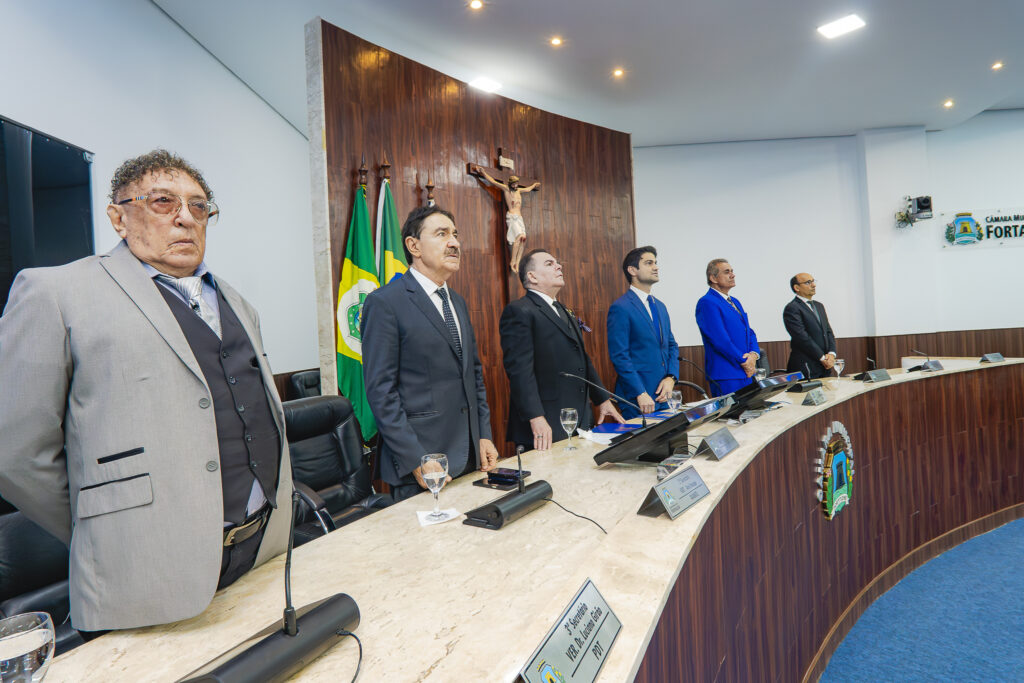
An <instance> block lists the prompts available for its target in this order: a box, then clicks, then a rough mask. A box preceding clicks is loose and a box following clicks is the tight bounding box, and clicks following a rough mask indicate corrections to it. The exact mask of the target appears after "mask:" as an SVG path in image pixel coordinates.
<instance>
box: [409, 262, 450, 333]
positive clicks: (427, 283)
mask: <svg viewBox="0 0 1024 683" xmlns="http://www.w3.org/2000/svg"><path fill="white" fill-rule="evenodd" d="M409 272H410V273H412V276H413V277H414V278H416V282H418V283H420V287H422V288H423V291H424V292H426V293H427V298H428V299H430V303H432V304H434V308H436V309H437V313H438V315H440V316H441V320H444V308H443V307H442V305H441V297H440V296H438V294H437V290H439V289H442V288H443V289H444V291H445V294H447V295H448V305H449V306H450V307H451V309H452V317H453V318H455V327H456V328H457V329H458V330H459V341H460V342H461V341H462V323H460V322H459V314H458V312H457V311H456V310H455V302H453V301H452V292H451V290H450V289H448V283H447V282H446V283H444V284H443V285H441V286H440V287H439V286H438V285H437V283H436V282H434V281H433V280H431V279H430V278H429V277H427V276H426V275H424V274H423V273H421V272H420V271H418V270H416V267H415V266H412V267H410V268H409Z"/></svg>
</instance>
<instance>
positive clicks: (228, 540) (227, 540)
mask: <svg viewBox="0 0 1024 683" xmlns="http://www.w3.org/2000/svg"><path fill="white" fill-rule="evenodd" d="M269 516H270V514H269V509H267V508H264V510H263V511H262V512H261V513H260V514H259V516H257V517H255V518H253V519H251V520H250V521H248V522H246V523H245V524H240V525H238V526H236V527H234V528H233V529H230V530H228V532H227V533H226V534H224V547H225V548H226V547H228V546H231V545H234V543H235V537H236V536H238V535H239V534H240V533H242V532H243V531H245V530H246V529H250V528H252V527H254V526H255V527H259V526H261V525H262V524H263V522H265V521H266V519H267V517H269ZM258 530H259V529H258V528H257V531H258Z"/></svg>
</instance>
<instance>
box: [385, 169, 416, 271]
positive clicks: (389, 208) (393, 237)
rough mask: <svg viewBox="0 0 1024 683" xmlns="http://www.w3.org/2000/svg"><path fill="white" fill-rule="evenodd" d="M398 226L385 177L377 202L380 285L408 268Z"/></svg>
mask: <svg viewBox="0 0 1024 683" xmlns="http://www.w3.org/2000/svg"><path fill="white" fill-rule="evenodd" d="M399 226H400V223H399V222H398V210H397V209H396V208H395V200H394V199H393V198H392V197H391V183H390V181H388V179H387V178H385V179H384V185H383V187H381V190H380V201H379V202H378V203H377V255H378V258H379V262H378V264H377V278H378V281H379V282H380V283H381V284H382V285H386V284H387V283H389V282H391V281H392V280H394V279H395V278H396V277H399V276H401V275H402V273H404V272H405V271H407V270H409V264H408V262H406V260H405V250H404V249H403V248H402V229H401V228H400V227H399Z"/></svg>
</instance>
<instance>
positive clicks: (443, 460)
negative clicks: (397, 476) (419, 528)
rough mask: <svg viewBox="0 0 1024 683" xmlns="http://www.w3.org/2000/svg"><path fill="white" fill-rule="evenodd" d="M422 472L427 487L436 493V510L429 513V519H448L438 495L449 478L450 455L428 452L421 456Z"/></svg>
mask: <svg viewBox="0 0 1024 683" xmlns="http://www.w3.org/2000/svg"><path fill="white" fill-rule="evenodd" d="M420 473H421V474H422V476H423V481H424V482H426V484H427V488H428V489H430V492H431V493H433V494H434V511H433V512H431V513H430V514H429V515H427V519H429V520H430V521H432V522H439V521H441V520H442V519H446V518H447V517H448V516H447V515H446V514H445V513H443V512H441V507H440V505H439V503H438V500H437V496H438V494H439V493H441V487H443V486H444V482H445V480H446V479H447V478H448V456H447V455H445V454H444V453H427V454H426V455H424V456H423V457H422V458H420Z"/></svg>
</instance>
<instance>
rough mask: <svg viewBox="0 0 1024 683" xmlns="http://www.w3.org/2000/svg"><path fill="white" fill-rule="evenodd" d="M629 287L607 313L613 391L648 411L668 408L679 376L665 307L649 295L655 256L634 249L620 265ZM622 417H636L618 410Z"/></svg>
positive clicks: (632, 411) (627, 407)
mask: <svg viewBox="0 0 1024 683" xmlns="http://www.w3.org/2000/svg"><path fill="white" fill-rule="evenodd" d="M622 273H623V274H624V275H625V276H626V282H627V283H628V284H629V289H628V290H627V291H626V293H625V294H623V295H622V296H620V297H619V298H618V299H616V300H615V303H613V304H612V305H611V308H609V309H608V353H609V355H611V357H612V364H613V365H614V366H615V372H616V373H617V374H618V379H617V380H616V382H615V393H617V394H619V395H620V396H625V397H626V398H628V399H630V400H632V401H634V402H635V403H636V404H637V405H639V406H640V410H641V411H643V412H645V413H650V412H653V411H655V410H662V409H664V408H666V407H668V404H667V403H666V401H668V397H669V394H670V393H672V390H673V389H674V388H675V385H676V378H677V377H678V376H679V346H678V345H677V344H676V340H675V337H673V336H672V325H671V323H670V321H669V317H668V309H666V308H665V304H664V303H662V302H661V301H658V300H657V299H655V298H654V296H653V295H652V294H651V287H652V286H653V285H654V283H656V282H657V281H658V279H659V278H658V252H657V250H656V249H655V248H654V247H637V248H636V249H633V250H632V251H630V252H629V253H628V254H626V258H625V259H623V261H622ZM622 415H623V417H625V418H626V419H629V418H633V417H638V416H639V415H640V413H639V412H638V411H637V409H636V408H634V407H633V406H630V405H623V406H622Z"/></svg>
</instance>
